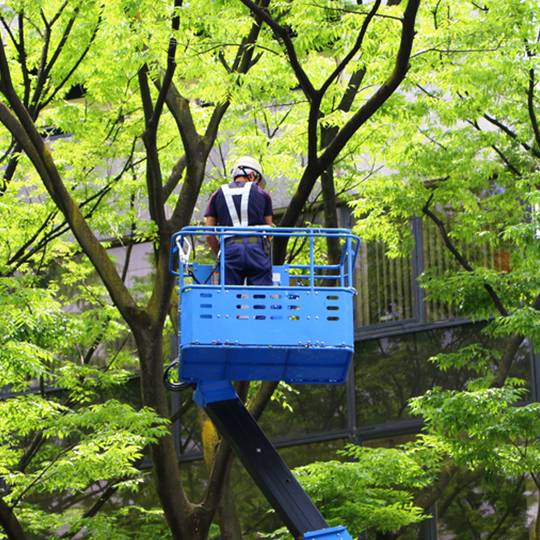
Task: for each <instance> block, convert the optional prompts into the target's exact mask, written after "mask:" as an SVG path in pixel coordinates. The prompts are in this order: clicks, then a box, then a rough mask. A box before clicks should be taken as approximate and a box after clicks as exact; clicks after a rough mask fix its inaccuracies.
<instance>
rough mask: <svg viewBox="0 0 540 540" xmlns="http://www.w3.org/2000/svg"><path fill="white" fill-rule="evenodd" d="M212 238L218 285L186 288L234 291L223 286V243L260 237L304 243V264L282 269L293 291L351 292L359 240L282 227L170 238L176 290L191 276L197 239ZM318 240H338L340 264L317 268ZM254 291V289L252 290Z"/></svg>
mask: <svg viewBox="0 0 540 540" xmlns="http://www.w3.org/2000/svg"><path fill="white" fill-rule="evenodd" d="M207 236H214V237H216V238H217V240H218V245H219V256H218V258H217V261H216V264H215V270H216V271H219V283H215V284H208V283H205V284H197V283H189V285H190V286H194V287H197V286H204V287H209V286H212V287H221V288H224V287H225V286H226V287H238V285H226V284H225V257H224V253H225V241H226V239H227V238H230V237H232V236H234V237H254V236H255V237H257V236H258V237H261V238H264V237H266V238H276V237H285V238H297V239H300V240H301V241H303V242H306V244H307V246H308V249H309V253H308V262H307V264H288V265H286V266H287V268H288V271H289V273H290V274H291V276H290V277H291V278H292V279H293V280H294V281H295V282H296V285H295V286H290V287H288V288H295V287H309V288H311V289H313V288H315V287H316V286H317V283H320V282H324V281H334V282H335V285H337V286H339V287H344V288H353V287H354V283H353V271H354V263H355V259H356V256H357V254H358V250H359V246H360V240H359V238H358V237H357V236H355V235H353V234H352V233H351V232H350V231H349V230H347V229H326V228H305V229H298V228H284V227H245V228H244V227H242V228H241V227H202V226H201V227H184V228H183V229H182V230H181V231H179V232H177V233H176V234H174V235H173V237H172V239H171V256H170V257H169V270H170V271H171V273H173V274H175V275H176V276H178V277H179V284H180V288H181V289H182V287H183V286H184V285H187V284H188V283H187V282H186V279H187V278H188V277H190V276H191V275H192V273H191V267H192V264H193V261H191V260H190V259H191V252H192V250H193V249H192V248H193V245H194V243H195V239H196V238H197V237H199V238H200V237H202V238H204V237H207ZM319 238H338V239H339V240H340V241H341V242H342V244H343V246H342V253H341V257H340V260H339V262H338V263H337V264H321V263H318V262H316V253H315V248H316V240H317V239H319ZM255 287H256V286H255Z"/></svg>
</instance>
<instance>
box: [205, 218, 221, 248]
mask: <svg viewBox="0 0 540 540" xmlns="http://www.w3.org/2000/svg"><path fill="white" fill-rule="evenodd" d="M204 222H205V224H206V226H207V227H215V226H216V225H217V219H216V218H215V217H213V216H206V217H205V218H204ZM206 242H207V243H208V245H209V246H210V249H211V250H212V251H213V253H214V255H217V254H218V252H219V241H218V239H217V238H216V237H215V236H213V235H208V236H207V237H206Z"/></svg>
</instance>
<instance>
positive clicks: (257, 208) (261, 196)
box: [204, 182, 273, 227]
mask: <svg viewBox="0 0 540 540" xmlns="http://www.w3.org/2000/svg"><path fill="white" fill-rule="evenodd" d="M244 184H245V183H244V182H231V183H230V184H229V187H232V188H237V187H242V186H243V185H244ZM232 198H233V202H234V206H235V208H236V212H237V214H238V215H240V200H241V198H242V197H241V195H233V196H232ZM271 215H273V212H272V198H271V197H270V195H269V194H268V193H266V191H264V190H263V189H262V188H260V187H259V186H258V185H257V184H255V183H253V184H252V185H251V190H250V192H249V199H248V224H249V226H253V225H265V224H266V223H265V221H264V218H265V217H266V216H271ZM204 217H213V218H216V219H217V225H218V226H220V227H232V226H233V222H232V219H231V216H230V215H229V209H228V208H227V203H226V201H225V196H224V195H223V191H221V188H220V189H218V190H217V191H215V192H214V193H213V194H212V196H211V197H210V200H209V201H208V206H207V207H206V211H205V212H204Z"/></svg>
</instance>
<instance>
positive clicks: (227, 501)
mask: <svg viewBox="0 0 540 540" xmlns="http://www.w3.org/2000/svg"><path fill="white" fill-rule="evenodd" d="M217 518H218V523H219V528H220V531H221V536H220V538H221V540H242V527H241V526H240V520H239V519H238V512H237V510H236V504H235V501H234V494H233V491H232V488H231V469H230V468H229V470H228V471H227V475H226V477H225V487H224V489H223V496H222V497H221V502H220V504H219V508H218V516H217Z"/></svg>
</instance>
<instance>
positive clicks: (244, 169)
mask: <svg viewBox="0 0 540 540" xmlns="http://www.w3.org/2000/svg"><path fill="white" fill-rule="evenodd" d="M231 175H232V178H233V181H232V182H231V183H230V184H228V185H224V186H221V188H220V189H218V190H217V191H216V192H214V193H213V194H212V197H211V198H210V201H209V203H208V207H207V208H206V212H205V213H204V218H205V222H206V225H208V226H209V227H215V226H216V225H217V226H221V227H256V226H264V225H267V226H271V225H272V199H271V197H270V195H269V194H268V193H266V191H264V189H263V188H264V186H265V184H266V182H265V180H264V177H263V171H262V167H261V165H260V163H259V162H258V161H257V160H256V159H254V158H252V157H249V156H244V157H241V158H240V159H238V161H237V162H236V164H235V166H234V167H233V169H232V171H231ZM206 240H207V242H208V245H209V246H210V248H211V249H212V251H213V252H214V253H215V254H216V255H217V254H218V252H219V242H218V239H217V238H216V237H215V236H207V237H206ZM245 281H246V282H247V284H248V285H272V260H271V257H270V242H269V240H268V239H267V238H263V237H262V236H236V237H230V238H226V239H225V283H226V284H227V285H244V282H245Z"/></svg>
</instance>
